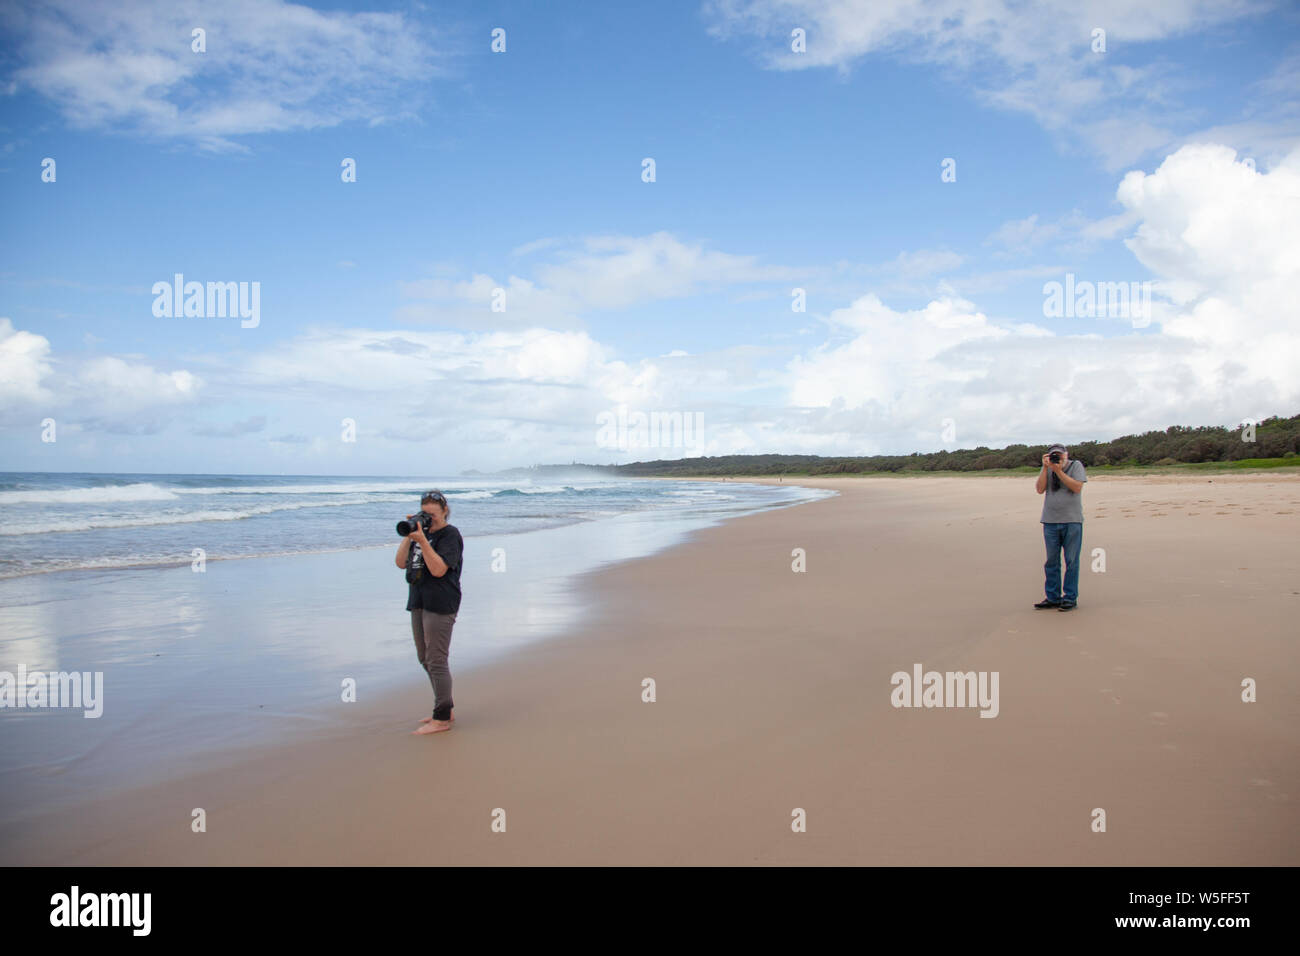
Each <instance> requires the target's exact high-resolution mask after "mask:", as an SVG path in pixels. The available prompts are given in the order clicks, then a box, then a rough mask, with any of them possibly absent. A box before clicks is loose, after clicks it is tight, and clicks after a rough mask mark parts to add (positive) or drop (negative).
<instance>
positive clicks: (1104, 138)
mask: <svg viewBox="0 0 1300 956" xmlns="http://www.w3.org/2000/svg"><path fill="white" fill-rule="evenodd" d="M1270 6H1271V4H1270V3H1267V2H1263V0H1261V2H1252V0H1165V2H1162V3H1121V2H1110V3H1103V4H1095V3H1094V4H1080V3H1078V2H1076V0H1040V2H1036V3H1030V4H1025V3H1019V2H1016V0H978V2H972V0H927V2H915V0H709V2H707V3H706V4H705V17H706V20H707V21H708V23H709V31H710V33H712V34H713V35H714V36H716V37H718V38H720V39H729V38H731V37H735V36H743V37H749V38H751V39H757V40H758V41H759V44H760V45H759V46H758V51H759V52H758V55H759V57H760V59H761V60H762V61H763V62H764V63H765V64H766V65H767V66H768V67H770V68H772V69H778V70H799V69H808V68H816V67H832V68H836V69H838V70H841V71H847V70H849V69H851V67H852V66H853V65H854V64H855V63H857V62H858V61H860V60H861V59H863V58H864V57H867V56H873V55H874V56H898V57H902V58H904V59H907V60H910V61H913V62H919V63H925V64H933V65H937V66H939V67H940V68H942V69H945V70H947V71H949V72H950V74H951V75H952V76H953V77H954V78H955V79H957V80H959V81H960V82H961V83H962V85H963V86H965V87H967V88H970V89H971V90H973V91H974V92H975V94H976V95H977V96H978V97H979V98H980V99H981V100H982V101H984V102H986V103H988V104H991V105H993V106H996V107H999V108H1002V109H1007V110H1014V111H1018V112H1023V113H1027V114H1029V115H1031V116H1032V117H1033V118H1034V119H1035V120H1036V121H1037V122H1038V123H1039V124H1041V125H1042V126H1043V127H1044V128H1045V129H1048V130H1051V131H1053V132H1055V133H1059V134H1061V135H1063V136H1066V137H1067V138H1069V139H1071V140H1072V141H1074V142H1077V143H1081V144H1083V145H1085V146H1086V147H1088V148H1090V149H1094V150H1096V151H1098V152H1099V153H1100V154H1101V156H1102V158H1103V160H1104V162H1105V164H1106V166H1107V168H1110V169H1119V168H1122V167H1123V166H1125V165H1129V164H1131V163H1133V162H1136V161H1137V160H1139V159H1140V158H1141V157H1142V156H1145V155H1148V154H1149V153H1150V152H1152V151H1153V150H1156V149H1159V148H1162V147H1164V146H1167V145H1168V144H1170V143H1171V142H1173V141H1174V140H1175V139H1176V134H1175V132H1174V131H1173V130H1172V129H1170V128H1168V124H1169V123H1171V122H1179V123H1183V124H1189V123H1191V122H1192V118H1193V115H1194V114H1193V113H1192V112H1191V111H1189V110H1188V111H1184V110H1180V109H1179V108H1178V107H1177V105H1176V104H1175V103H1174V102H1173V97H1172V93H1171V88H1173V87H1175V86H1176V85H1177V83H1176V81H1173V80H1171V78H1170V77H1169V76H1167V75H1166V67H1164V66H1163V65H1162V64H1160V63H1159V62H1156V61H1151V62H1148V63H1146V64H1144V65H1143V66H1141V67H1133V66H1129V65H1126V64H1125V63H1124V61H1123V60H1122V57H1123V55H1124V52H1125V51H1126V50H1128V49H1131V48H1132V47H1133V46H1135V45H1137V44H1142V43H1150V42H1154V41H1159V40H1165V39H1169V38H1172V37H1176V36H1178V35H1181V34H1185V33H1192V32H1199V31H1204V30H1207V29H1211V28H1213V27H1215V26H1216V25H1219V24H1222V23H1226V22H1229V21H1232V20H1236V19H1240V18H1243V17H1246V16H1250V15H1253V14H1257V13H1259V12H1261V11H1263V10H1266V9H1268V8H1269V7H1270ZM794 27H802V28H803V29H805V30H806V31H807V51H806V52H804V53H795V52H793V51H792V50H791V45H790V31H791V30H792V29H793V28H794ZM1097 27H1101V28H1103V29H1105V31H1106V44H1107V52H1106V53H1096V52H1093V50H1092V31H1093V29H1094V28H1097ZM1103 107H1104V109H1103ZM1098 117H1101V118H1098Z"/></svg>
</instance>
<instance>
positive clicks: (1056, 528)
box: [1034, 444, 1088, 611]
mask: <svg viewBox="0 0 1300 956" xmlns="http://www.w3.org/2000/svg"><path fill="white" fill-rule="evenodd" d="M1087 480H1088V473H1087V472H1086V471H1085V470H1084V467H1083V462H1081V461H1071V460H1070V453H1069V451H1068V450H1066V447H1065V446H1064V445H1059V444H1058V445H1053V446H1052V447H1051V448H1049V449H1047V454H1046V455H1044V456H1043V470H1042V471H1040V472H1039V473H1038V483H1037V484H1036V485H1035V486H1034V487H1035V490H1036V491H1037V492H1038V493H1039V494H1040V495H1043V496H1044V497H1043V516H1042V517H1041V518H1040V519H1039V521H1041V522H1042V525H1043V541H1044V543H1046V545H1047V563H1046V564H1044V565H1043V570H1044V571H1045V572H1046V573H1047V580H1046V583H1045V585H1044V589H1045V590H1046V592H1047V597H1046V598H1044V599H1043V600H1041V601H1039V602H1038V603H1037V604H1035V605H1034V607H1036V608H1053V607H1054V608H1056V609H1057V610H1058V611H1069V610H1071V609H1072V608H1074V606H1075V604H1076V603H1077V602H1078V600H1079V552H1080V551H1081V550H1082V548H1083V483H1084V482H1085V481H1087ZM1062 551H1064V552H1065V584H1064V587H1062V583H1061V552H1062Z"/></svg>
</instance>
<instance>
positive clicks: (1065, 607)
mask: <svg viewBox="0 0 1300 956" xmlns="http://www.w3.org/2000/svg"><path fill="white" fill-rule="evenodd" d="M1074 607H1075V605H1074V604H1071V603H1069V602H1067V601H1062V602H1061V606H1060V607H1058V608H1057V610H1058V611H1073V610H1074Z"/></svg>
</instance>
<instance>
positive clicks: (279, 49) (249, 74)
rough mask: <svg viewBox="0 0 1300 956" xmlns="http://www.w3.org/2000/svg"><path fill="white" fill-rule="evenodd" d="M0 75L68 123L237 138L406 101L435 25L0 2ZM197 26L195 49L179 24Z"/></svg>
mask: <svg viewBox="0 0 1300 956" xmlns="http://www.w3.org/2000/svg"><path fill="white" fill-rule="evenodd" d="M0 17H2V18H3V25H4V27H5V28H6V29H7V30H8V31H9V32H10V33H11V35H13V36H15V37H17V38H18V42H17V44H16V48H15V49H14V50H13V53H14V54H15V57H14V59H16V60H17V63H18V65H17V66H16V67H15V68H14V69H13V70H12V73H11V76H10V77H9V78H8V79H9V82H10V83H12V84H14V86H15V88H23V87H27V88H30V89H33V90H35V91H36V92H37V93H39V94H41V95H42V96H45V97H47V98H48V99H49V100H51V101H52V102H53V103H54V104H55V105H56V107H57V108H58V109H59V110H60V111H61V112H62V113H63V115H64V116H65V118H66V119H67V120H68V121H69V122H70V123H71V124H73V125H75V126H79V127H94V128H100V127H109V128H117V129H124V130H128V131H135V132H139V133H142V134H145V135H150V136H158V137H163V138H181V139H186V140H190V141H194V142H197V143H199V144H201V145H203V146H205V147H208V148H214V149H229V148H238V146H237V144H236V142H235V138H237V137H240V136H243V135H246V134H250V133H266V132H279V131H285V130H304V129H314V128H318V127H324V126H334V125H337V124H339V123H343V122H348V121H358V120H360V121H366V122H373V121H375V120H376V119H382V118H384V117H387V116H391V115H393V114H397V113H405V112H407V111H409V110H410V109H412V108H413V105H414V104H416V103H418V99H419V92H420V88H421V85H422V84H427V82H428V80H429V79H430V77H431V75H434V74H435V72H436V69H435V58H434V51H435V50H436V49H437V48H438V44H439V43H444V42H445V41H442V40H441V39H440V38H436V37H435V36H433V35H432V33H431V31H429V30H428V29H426V28H424V27H422V26H421V25H419V24H417V23H413V22H412V21H410V20H409V19H408V18H407V17H405V16H404V15H402V14H400V13H369V12H367V13H347V12H329V11H317V10H313V9H311V8H310V7H306V6H301V5H298V4H293V3H286V2H283V0H233V2H228V3H219V4H209V3H201V2H199V0H135V2H127V3H87V2H84V0H54V2H46V3H41V4H36V3H30V2H29V3H23V4H16V5H6V6H5V9H4V12H3V13H2V14H0ZM195 27H202V28H203V29H205V30H206V31H207V36H206V43H207V52H205V53H196V52H193V51H192V50H191V39H190V37H191V31H192V30H193V29H194V28H195Z"/></svg>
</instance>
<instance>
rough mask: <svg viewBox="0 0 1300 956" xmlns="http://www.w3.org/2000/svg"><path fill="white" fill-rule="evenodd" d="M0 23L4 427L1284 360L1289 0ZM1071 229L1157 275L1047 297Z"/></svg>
mask: <svg viewBox="0 0 1300 956" xmlns="http://www.w3.org/2000/svg"><path fill="white" fill-rule="evenodd" d="M0 25H2V26H3V30H4V33H3V36H4V46H3V49H4V56H3V58H2V59H0V94H3V96H2V98H0V111H2V115H0V204H3V208H4V211H5V214H4V217H3V223H4V225H3V229H0V248H2V250H3V266H2V267H0V373H2V374H0V453H2V455H3V461H2V463H0V467H3V468H6V469H10V470H69V471H124V472H129V471H176V472H227V471H233V472H248V473H275V472H287V473H345V474H346V473H351V474H377V473H388V472H400V473H403V474H410V473H413V472H421V471H431V472H439V473H447V472H456V471H459V470H461V469H469V468H477V469H494V468H500V467H509V466H513V465H523V464H531V463H535V462H561V461H562V462H567V461H570V460H579V461H591V462H610V461H630V460H637V459H645V458H657V457H673V458H675V457H682V456H689V455H696V454H729V453H763V452H791V453H793V452H798V453H818V454H871V453H880V452H883V453H899V452H910V451H928V450H933V449H936V448H939V447H950V448H956V447H973V446H975V445H979V444H988V445H1000V444H1005V443H1007V442H1017V441H1023V442H1044V441H1048V440H1056V439H1063V440H1066V441H1078V440H1082V439H1087V438H1107V437H1112V436H1114V435H1116V434H1120V433H1123V432H1129V431H1135V430H1143V429H1146V428H1163V427H1166V426H1167V425H1170V424H1206V423H1211V422H1216V423H1220V424H1231V423H1234V422H1238V421H1241V420H1242V419H1244V418H1249V417H1256V418H1258V417H1264V416H1267V415H1270V414H1285V415H1290V414H1294V413H1295V412H1296V411H1297V407H1296V406H1297V404H1300V388H1298V387H1297V384H1296V381H1295V375H1294V369H1295V368H1297V367H1300V361H1298V360H1300V344H1298V339H1297V333H1296V331H1295V329H1296V319H1297V318H1300V316H1297V314H1296V312H1297V309H1296V306H1295V302H1296V301H1297V299H1300V296H1297V294H1296V286H1295V283H1296V280H1297V279H1298V278H1300V274H1298V273H1300V230H1298V227H1297V225H1296V224H1297V222H1298V221H1300V216H1298V215H1297V213H1300V186H1298V184H1300V154H1297V153H1296V152H1295V147H1296V144H1297V135H1298V134H1300V109H1298V108H1297V106H1298V103H1297V90H1300V82H1297V80H1300V12H1297V10H1296V8H1295V7H1294V6H1293V5H1291V4H1270V3H1265V2H1253V3H1241V2H1234V3H1218V2H1213V0H1178V2H1166V3H1144V4H1121V3H1099V4H1093V5H1091V6H1090V5H1087V4H1084V5H1079V4H1074V3H1064V2H1062V3H1042V4H1031V5H1025V4H1020V3H1005V2H999V0H988V2H984V3H981V4H978V5H971V4H965V3H961V2H956V0H938V2H928V3H901V2H899V3H894V2H878V3H877V2H870V3H868V2H865V0H862V2H858V0H785V2H777V0H731V2H707V3H698V2H694V3H676V2H675V3H665V4H657V5H654V6H652V7H644V6H632V5H624V4H579V3H573V4H564V3H548V4H544V5H543V4H536V3H475V4H437V5H431V4H397V5H394V4H370V5H364V6H362V5H343V4H336V5H317V6H313V7H307V6H298V5H293V4H285V3H278V2H269V0H267V2H255V0H248V2H245V3H241V4H202V3H184V2H182V3H125V4H107V5H98V4H93V3H84V2H78V3H71V2H70V3H45V4H21V3H20V4H16V5H11V6H9V7H7V8H6V9H5V11H4V13H3V15H2V16H0ZM194 27H202V28H203V29H205V30H206V37H205V40H206V51H205V52H202V53H198V52H194V51H193V50H192V49H191V31H192V30H193V28H194ZM498 27H499V28H502V29H504V30H505V31H506V50H505V52H504V53H494V52H492V51H491V49H490V43H491V32H492V30H493V29H494V28H498ZM794 28H800V29H803V30H804V31H805V33H806V38H807V42H806V50H805V51H804V52H800V53H796V52H793V51H792V50H791V42H792V41H791V30H792V29H794ZM1097 28H1101V29H1104V30H1105V31H1106V34H1105V41H1106V49H1105V51H1104V52H1101V51H1098V50H1094V49H1093V48H1092V47H1093V45H1094V43H1095V41H1094V39H1093V31H1094V30H1095V29H1097ZM47 157H48V158H52V159H54V160H55V163H56V167H55V169H56V178H55V181H54V182H45V181H42V161H43V160H44V159H45V158H47ZM646 157H650V158H653V159H654V161H655V173H656V178H655V181H654V182H644V181H643V180H642V160H643V159H644V158H646ZM344 158H352V159H355V160H356V164H357V181H356V182H354V183H344V182H342V181H341V177H340V164H341V162H342V160H343V159H344ZM945 158H952V159H954V160H955V162H956V180H955V181H954V182H943V181H941V176H940V173H941V163H942V162H943V160H944V159H945ZM177 272H180V273H183V274H184V276H185V277H186V279H187V280H191V281H198V282H209V281H220V282H248V283H252V282H257V283H258V284H259V288H260V296H261V299H260V303H261V304H260V316H259V321H258V324H257V326H256V327H255V328H241V327H240V322H239V320H238V319H231V318H229V317H215V316H211V317H196V316H191V317H178V318H172V317H157V316H155V315H154V314H153V308H152V306H153V302H154V295H153V293H152V291H151V290H152V287H153V285H154V283H155V282H158V281H170V280H171V278H172V276H173V275H174V274H175V273H177ZM1067 273H1072V274H1073V275H1074V276H1076V277H1077V278H1078V279H1079V280H1085V281H1092V282H1104V283H1118V282H1123V283H1131V282H1150V283H1151V288H1152V289H1153V295H1152V299H1153V301H1152V307H1151V312H1150V314H1149V315H1148V316H1147V317H1146V320H1145V321H1143V322H1140V323H1139V322H1135V321H1131V320H1130V318H1129V317H1128V316H1116V315H1106V314H1090V315H1083V316H1074V317H1053V316H1049V315H1045V313H1044V301H1045V291H1044V284H1045V283H1049V282H1053V281H1060V282H1064V281H1065V277H1066V274H1067ZM795 288H800V289H803V290H805V293H806V299H807V307H806V311H804V312H795V311H792V309H791V301H792V290H793V289H795ZM494 289H501V290H504V301H505V311H504V312H500V311H496V312H494V311H493V310H492V308H491V303H492V295H493V290H494ZM619 408H623V409H627V410H630V411H631V412H633V413H635V412H638V411H639V412H644V413H646V414H650V413H663V414H671V413H674V412H681V413H686V414H692V415H698V416H700V420H701V421H702V422H703V425H704V428H703V433H702V440H701V441H700V442H699V443H696V444H695V445H693V446H692V447H682V446H680V445H677V444H676V443H674V442H672V441H666V440H660V441H659V442H658V443H657V444H656V445H655V446H654V447H648V448H645V447H629V448H619V447H609V446H608V443H602V442H601V441H599V440H598V437H597V436H598V429H597V427H596V423H597V419H598V416H599V415H601V413H603V412H604V413H607V412H609V411H611V410H614V409H619ZM46 419H53V420H54V422H55V423H56V427H57V432H56V440H55V441H48V440H46V441H42V435H43V433H44V432H46V431H48V430H47V429H43V427H42V422H43V421H45V420H46ZM344 419H350V420H352V421H354V422H355V423H356V429H355V441H345V440H343V432H342V428H341V423H342V422H343V420H344ZM47 437H48V436H47ZM651 440H652V441H654V440H655V439H654V436H651Z"/></svg>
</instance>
